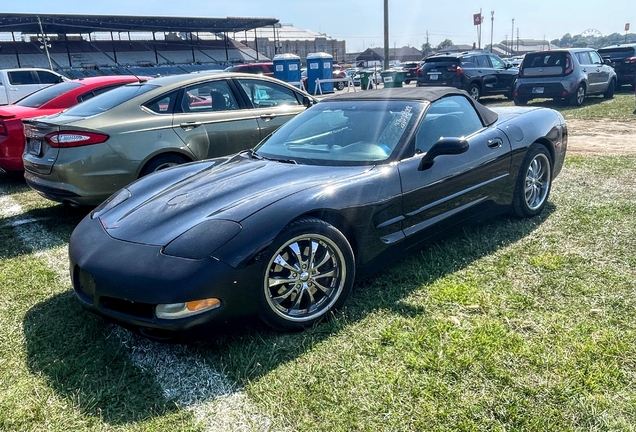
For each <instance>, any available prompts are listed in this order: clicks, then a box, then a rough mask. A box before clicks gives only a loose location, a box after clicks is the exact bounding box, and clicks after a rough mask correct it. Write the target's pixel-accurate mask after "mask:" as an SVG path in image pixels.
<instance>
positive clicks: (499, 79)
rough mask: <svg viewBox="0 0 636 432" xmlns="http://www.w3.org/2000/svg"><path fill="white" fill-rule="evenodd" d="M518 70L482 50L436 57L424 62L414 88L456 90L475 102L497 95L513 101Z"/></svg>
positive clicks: (428, 58) (437, 55)
mask: <svg viewBox="0 0 636 432" xmlns="http://www.w3.org/2000/svg"><path fill="white" fill-rule="evenodd" d="M517 71H518V69H517V68H516V67H512V65H510V64H509V63H506V62H504V61H503V60H502V59H501V58H499V56H497V55H496V54H491V53H489V52H485V51H472V52H464V53H443V54H435V55H432V56H430V57H426V58H425V59H424V64H423V65H422V66H421V67H420V69H419V72H418V75H417V85H418V87H422V86H452V87H457V88H460V89H464V90H466V91H467V92H468V94H470V96H471V97H472V98H473V99H475V100H479V98H480V97H482V96H485V95H499V94H503V95H505V96H508V97H509V98H512V89H513V87H514V82H515V80H516V78H517Z"/></svg>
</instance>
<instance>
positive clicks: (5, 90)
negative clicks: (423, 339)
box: [0, 68, 68, 105]
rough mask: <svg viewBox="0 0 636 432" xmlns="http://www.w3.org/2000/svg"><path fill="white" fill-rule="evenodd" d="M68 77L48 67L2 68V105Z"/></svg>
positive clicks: (0, 97)
mask: <svg viewBox="0 0 636 432" xmlns="http://www.w3.org/2000/svg"><path fill="white" fill-rule="evenodd" d="M62 81H68V79H67V78H66V77H64V76H62V75H60V74H59V73H57V72H53V71H51V70H48V69H38V68H22V69H0V105H6V104H12V103H14V102H16V101H17V100H18V99H22V98H23V97H25V96H27V95H29V94H31V93H33V92H34V91H37V90H40V89H41V88H44V87H48V86H50V85H52V84H57V83H59V82H62Z"/></svg>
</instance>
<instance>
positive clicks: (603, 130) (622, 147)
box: [566, 115, 636, 156]
mask: <svg viewBox="0 0 636 432" xmlns="http://www.w3.org/2000/svg"><path fill="white" fill-rule="evenodd" d="M566 123H567V125H568V131H569V133H570V136H569V139H568V154H569V155H594V156H608V155H631V154H636V133H635V132H636V115H634V121H627V122H624V121H612V120H606V119H603V120H578V119H568V120H566Z"/></svg>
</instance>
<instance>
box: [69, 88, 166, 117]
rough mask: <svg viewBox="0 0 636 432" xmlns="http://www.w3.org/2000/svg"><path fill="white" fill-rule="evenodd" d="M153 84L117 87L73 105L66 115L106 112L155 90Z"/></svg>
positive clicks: (83, 115)
mask: <svg viewBox="0 0 636 432" xmlns="http://www.w3.org/2000/svg"><path fill="white" fill-rule="evenodd" d="M156 88H157V86H156V85H153V84H148V83H144V84H128V85H125V86H121V87H117V88H116V89H113V90H111V91H108V92H106V93H102V94H100V95H97V96H95V97H94V98H92V99H89V100H87V101H86V102H84V103H81V104H79V105H75V106H74V107H71V108H69V109H68V110H67V111H66V114H68V115H71V116H77V117H89V116H92V115H95V114H99V113H102V112H104V111H108V110H109V109H112V108H114V107H116V106H117V105H120V104H122V103H124V102H126V101H128V100H130V99H132V98H135V97H137V96H140V95H142V94H144V93H146V92H149V91H150V90H153V89H156Z"/></svg>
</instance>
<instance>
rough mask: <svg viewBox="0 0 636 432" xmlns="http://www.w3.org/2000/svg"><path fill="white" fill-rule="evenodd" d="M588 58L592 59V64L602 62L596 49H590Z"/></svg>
mask: <svg viewBox="0 0 636 432" xmlns="http://www.w3.org/2000/svg"><path fill="white" fill-rule="evenodd" d="M590 58H591V59H592V64H603V60H602V59H601V56H599V55H598V53H597V52H596V51H590Z"/></svg>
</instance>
